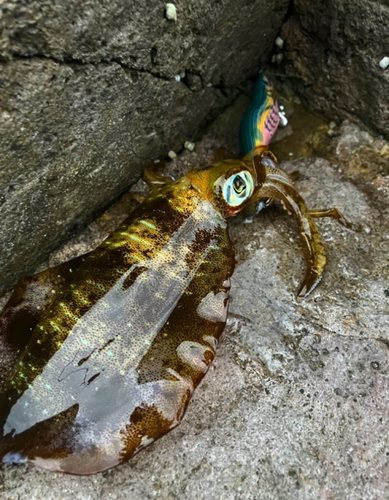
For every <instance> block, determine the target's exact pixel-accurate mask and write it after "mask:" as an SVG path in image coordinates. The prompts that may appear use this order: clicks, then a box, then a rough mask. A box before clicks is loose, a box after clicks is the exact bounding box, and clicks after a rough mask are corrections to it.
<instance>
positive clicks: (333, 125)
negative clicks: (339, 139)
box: [328, 122, 336, 130]
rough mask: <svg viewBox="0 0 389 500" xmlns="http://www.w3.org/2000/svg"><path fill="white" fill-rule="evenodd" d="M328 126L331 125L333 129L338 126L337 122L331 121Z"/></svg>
mask: <svg viewBox="0 0 389 500" xmlns="http://www.w3.org/2000/svg"><path fill="white" fill-rule="evenodd" d="M328 126H329V127H330V129H331V130H333V129H334V128H336V122H330V123H329V124H328Z"/></svg>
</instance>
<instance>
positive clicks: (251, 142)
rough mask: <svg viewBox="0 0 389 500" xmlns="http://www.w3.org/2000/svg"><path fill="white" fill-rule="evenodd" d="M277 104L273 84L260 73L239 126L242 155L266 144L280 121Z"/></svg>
mask: <svg viewBox="0 0 389 500" xmlns="http://www.w3.org/2000/svg"><path fill="white" fill-rule="evenodd" d="M279 112H280V110H279V106H278V103H277V101H276V100H275V97H274V89H273V85H272V84H271V83H270V82H269V80H268V79H267V78H266V76H265V75H264V74H263V73H261V74H260V75H259V77H258V79H257V82H256V84H255V89H254V94H253V97H252V100H251V103H250V106H249V108H248V109H247V111H246V113H245V115H244V116H243V118H242V121H241V123H240V128H239V142H240V149H241V152H242V154H243V156H246V155H247V154H248V153H250V151H252V150H254V149H255V148H257V147H260V146H268V145H269V144H270V141H271V139H272V137H273V135H274V134H275V133H276V131H277V128H278V124H279V122H280V116H279Z"/></svg>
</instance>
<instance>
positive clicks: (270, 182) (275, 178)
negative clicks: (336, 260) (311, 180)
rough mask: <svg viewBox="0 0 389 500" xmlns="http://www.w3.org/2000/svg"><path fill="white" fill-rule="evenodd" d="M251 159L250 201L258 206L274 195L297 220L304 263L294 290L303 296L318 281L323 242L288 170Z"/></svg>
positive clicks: (321, 272) (306, 294)
mask: <svg viewBox="0 0 389 500" xmlns="http://www.w3.org/2000/svg"><path fill="white" fill-rule="evenodd" d="M253 163H254V168H255V170H256V174H257V178H258V188H257V190H256V192H255V193H254V195H253V197H252V199H251V202H256V203H257V206H260V204H261V200H272V199H273V198H276V199H278V200H280V201H281V204H282V206H283V207H284V209H285V210H286V211H287V212H288V213H289V214H291V215H293V216H294V218H295V219H296V221H297V224H298V227H299V232H300V236H301V240H302V244H303V250H304V256H305V261H306V266H307V269H306V273H305V276H304V279H303V280H302V282H301V284H300V286H299V288H298V291H297V297H300V298H302V297H304V298H305V297H307V296H308V295H309V294H310V293H311V292H312V291H313V290H314V289H315V288H316V286H317V285H318V284H319V282H320V280H321V278H322V274H323V270H324V267H325V264H326V256H325V251H324V246H323V243H322V240H321V238H320V235H319V231H318V229H317V226H316V224H315V222H314V220H313V218H312V217H311V216H310V214H309V210H308V208H307V206H306V204H305V202H304V200H303V198H302V197H301V195H300V194H299V193H298V191H297V190H296V188H295V187H294V185H293V182H292V180H291V179H290V177H289V176H288V174H286V173H285V172H283V171H282V170H281V169H280V168H278V165H277V166H276V165H275V164H274V163H273V164H272V165H266V164H265V163H266V162H264V161H261V159H259V161H258V162H256V161H255V159H254V162H253ZM250 204H251V203H250Z"/></svg>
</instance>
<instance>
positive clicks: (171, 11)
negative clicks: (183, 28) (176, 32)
mask: <svg viewBox="0 0 389 500" xmlns="http://www.w3.org/2000/svg"><path fill="white" fill-rule="evenodd" d="M165 16H166V19H169V20H170V21H177V9H176V6H175V5H174V3H167V4H165Z"/></svg>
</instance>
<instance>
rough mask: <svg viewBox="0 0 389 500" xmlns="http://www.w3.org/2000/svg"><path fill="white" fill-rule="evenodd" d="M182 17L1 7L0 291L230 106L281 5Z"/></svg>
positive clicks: (138, 8)
mask: <svg viewBox="0 0 389 500" xmlns="http://www.w3.org/2000/svg"><path fill="white" fill-rule="evenodd" d="M177 7H178V9H179V17H178V20H177V22H171V21H169V20H168V19H166V18H165V4H164V3H161V2H158V1H157V0H151V1H148V2H142V1H141V0H136V1H131V2H128V1H127V0H114V1H110V2H106V1H104V2H100V1H97V0H88V1H87V2H78V1H74V0H64V1H61V2H54V1H52V0H43V1H40V2H29V1H18V2H13V1H2V2H0V72H1V77H0V151H1V153H0V219H1V221H2V223H1V227H0V270H1V271H0V274H1V280H0V292H4V291H5V290H7V289H9V288H10V287H11V286H12V285H13V284H14V283H15V282H16V280H17V279H18V278H19V277H21V276H24V275H26V274H28V273H31V272H32V271H34V268H35V267H36V265H37V264H38V263H39V262H40V261H42V259H44V258H45V257H47V255H48V253H49V252H50V251H51V250H53V249H54V248H56V247H57V246H58V244H59V243H60V242H62V241H64V240H66V239H67V238H69V236H70V235H72V234H74V233H75V232H76V231H77V230H78V229H79V228H80V227H82V226H84V225H85V224H86V223H87V222H88V221H90V220H91V218H92V215H96V213H98V212H101V210H102V209H103V208H104V207H106V206H107V205H108V204H109V203H110V202H112V200H113V199H115V198H116V197H118V196H119V195H120V194H121V193H122V192H123V191H124V190H125V189H126V188H127V187H128V186H129V185H131V184H132V183H133V182H134V181H135V180H136V179H138V178H139V176H140V175H141V167H143V166H144V165H145V164H146V163H148V162H150V161H152V160H153V159H155V158H156V157H158V156H162V157H163V156H166V155H167V153H168V151H169V150H170V149H174V150H178V149H179V148H181V147H182V144H183V143H184V142H185V140H193V139H195V136H196V134H198V133H199V131H201V130H202V129H203V128H204V126H205V125H206V124H208V123H209V122H210V121H211V120H212V119H213V118H215V117H216V116H217V115H218V114H219V113H220V112H221V110H223V109H224V108H225V107H226V106H227V105H228V104H229V103H230V102H231V100H232V99H235V98H236V97H237V95H238V93H239V90H238V86H239V85H240V84H241V83H242V82H244V81H245V80H247V79H248V78H249V77H252V76H253V75H255V73H256V72H257V71H258V69H259V67H260V64H261V63H262V62H263V61H264V60H265V59H266V58H267V55H268V54H269V52H270V51H271V48H272V44H273V41H274V39H275V37H276V35H277V31H278V30H279V27H280V25H281V22H282V19H283V17H284V15H285V13H286V8H287V0H255V1H254V2H246V3H245V4H237V3H236V2H234V1H232V0H226V1H225V2H223V3H216V4H212V5H210V4H209V2H206V1H205V0H202V1H200V2H195V3H193V2H190V1H189V0H184V1H183V2H180V4H179V5H177ZM177 74H183V75H184V79H183V80H182V79H181V81H180V82H176V80H175V79H174V76H175V75H177Z"/></svg>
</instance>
